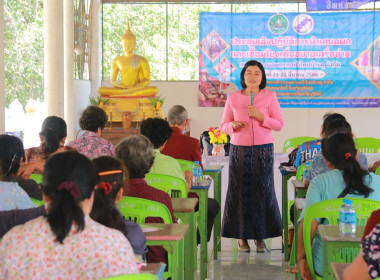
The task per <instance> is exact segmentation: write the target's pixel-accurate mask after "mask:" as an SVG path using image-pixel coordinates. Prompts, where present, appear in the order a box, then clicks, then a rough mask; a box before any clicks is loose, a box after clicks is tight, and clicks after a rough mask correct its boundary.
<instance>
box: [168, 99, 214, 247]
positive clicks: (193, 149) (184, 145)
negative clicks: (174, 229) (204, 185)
mask: <svg viewBox="0 0 380 280" xmlns="http://www.w3.org/2000/svg"><path fill="white" fill-rule="evenodd" d="M188 121H189V119H188V114H187V111H186V109H185V107H183V106H181V105H175V106H173V107H172V108H171V109H170V110H169V113H168V122H169V124H170V126H171V128H172V129H173V133H172V136H171V137H170V138H169V140H168V141H167V142H166V144H165V146H164V148H163V149H162V151H161V153H162V154H164V155H168V156H171V157H173V158H176V159H184V160H189V161H193V162H194V161H199V164H200V166H201V167H202V170H203V165H202V156H201V145H200V142H199V140H198V139H196V138H193V137H190V136H187V135H183V132H184V130H185V127H186V125H187V123H188ZM185 177H186V178H187V179H186V180H187V181H188V180H189V179H188V178H190V181H191V179H192V174H190V176H188V175H185ZM189 197H197V195H196V194H195V193H189ZM219 209H220V207H219V204H218V202H217V201H216V200H215V199H212V198H209V199H208V202H207V240H208V241H210V237H211V231H212V227H213V225H214V220H215V217H216V215H218V213H219ZM198 243H199V236H198Z"/></svg>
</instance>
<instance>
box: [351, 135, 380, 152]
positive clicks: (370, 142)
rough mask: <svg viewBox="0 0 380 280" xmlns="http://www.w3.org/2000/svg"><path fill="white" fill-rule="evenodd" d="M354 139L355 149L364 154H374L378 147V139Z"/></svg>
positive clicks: (379, 140) (379, 142)
mask: <svg viewBox="0 0 380 280" xmlns="http://www.w3.org/2000/svg"><path fill="white" fill-rule="evenodd" d="M354 141H355V146H356V149H358V151H359V152H362V153H365V154H375V153H377V152H378V150H379V149H380V139H377V138H371V137H361V138H356V139H355V140H354Z"/></svg>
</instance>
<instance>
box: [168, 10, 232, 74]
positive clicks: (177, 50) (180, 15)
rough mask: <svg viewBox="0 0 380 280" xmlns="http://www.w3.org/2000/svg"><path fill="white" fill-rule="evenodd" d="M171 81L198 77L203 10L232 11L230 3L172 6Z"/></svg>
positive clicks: (169, 37) (169, 64)
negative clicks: (200, 18)
mask: <svg viewBox="0 0 380 280" xmlns="http://www.w3.org/2000/svg"><path fill="white" fill-rule="evenodd" d="M168 11H169V12H168V14H169V15H168V34H169V36H168V46H169V48H168V80H177V81H178V80H197V79H198V54H199V50H198V46H199V12H201V11H202V12H206V11H207V12H208V11H210V12H230V11H231V5H230V4H169V5H168Z"/></svg>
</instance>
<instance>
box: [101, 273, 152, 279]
mask: <svg viewBox="0 0 380 280" xmlns="http://www.w3.org/2000/svg"><path fill="white" fill-rule="evenodd" d="M106 279H107V280H108V279H110V280H111V279H112V280H159V278H158V276H157V275H154V274H147V273H140V274H125V275H117V276H111V277H107V278H103V280H106Z"/></svg>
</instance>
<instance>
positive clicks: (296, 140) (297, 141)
mask: <svg viewBox="0 0 380 280" xmlns="http://www.w3.org/2000/svg"><path fill="white" fill-rule="evenodd" d="M317 139H318V138H315V137H311V136H299V137H293V138H289V139H288V140H285V142H284V145H283V147H282V152H283V153H284V154H286V152H287V150H288V149H289V148H293V149H295V148H297V147H298V146H300V145H302V143H304V142H307V141H311V140H317Z"/></svg>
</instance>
